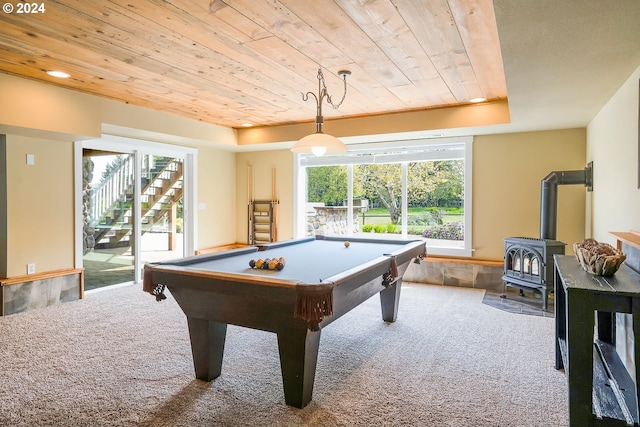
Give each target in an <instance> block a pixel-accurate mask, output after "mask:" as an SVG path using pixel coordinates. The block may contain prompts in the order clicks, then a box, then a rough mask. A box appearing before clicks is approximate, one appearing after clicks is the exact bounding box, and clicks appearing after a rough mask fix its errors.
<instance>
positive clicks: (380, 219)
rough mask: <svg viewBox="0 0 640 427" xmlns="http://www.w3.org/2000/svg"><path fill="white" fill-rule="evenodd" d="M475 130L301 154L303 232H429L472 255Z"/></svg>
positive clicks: (446, 247) (438, 248) (440, 251)
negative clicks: (467, 133) (460, 134)
mask: <svg viewBox="0 0 640 427" xmlns="http://www.w3.org/2000/svg"><path fill="white" fill-rule="evenodd" d="M471 143H472V138H471V137H465V138H447V139H438V140H412V141H395V142H390V143H385V144H381V143H377V144H352V145H351V146H350V150H349V152H347V153H344V154H340V155H332V156H322V157H315V156H313V155H298V156H297V157H296V165H297V167H296V173H297V177H298V179H297V181H296V182H297V189H296V195H297V202H296V208H297V209H296V210H297V213H296V218H297V222H296V230H295V234H296V236H298V237H303V236H310V235H315V234H324V235H348V236H357V237H372V238H379V237H384V238H398V239H415V238H419V239H424V240H426V242H427V246H428V247H429V253H431V254H434V255H436V254H437V255H457V256H471Z"/></svg>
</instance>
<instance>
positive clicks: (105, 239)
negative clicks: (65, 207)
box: [76, 137, 196, 290]
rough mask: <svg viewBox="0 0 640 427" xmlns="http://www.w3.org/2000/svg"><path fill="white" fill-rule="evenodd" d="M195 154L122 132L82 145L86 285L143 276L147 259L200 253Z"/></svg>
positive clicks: (81, 260)
mask: <svg viewBox="0 0 640 427" xmlns="http://www.w3.org/2000/svg"><path fill="white" fill-rule="evenodd" d="M195 156H196V152H195V150H193V149H186V148H182V147H173V146H167V145H166V144H152V143H148V142H142V141H135V140H128V139H126V140H123V139H121V138H114V137H109V138H106V139H101V140H93V141H83V142H79V143H77V144H76V170H81V171H82V173H80V174H77V178H76V189H77V191H76V205H77V206H76V213H77V218H79V221H77V222H76V223H77V224H76V225H77V227H76V232H77V236H78V237H77V240H78V246H77V247H78V250H77V251H76V265H78V266H81V267H83V268H84V269H85V280H84V282H85V290H92V289H97V288H102V287H105V286H110V285H115V284H120V283H127V282H139V281H141V277H142V269H143V267H144V264H145V263H147V262H154V261H160V260H165V259H171V258H179V257H182V256H185V255H190V254H193V250H194V247H195V227H194V226H193V223H195V219H194V214H195V210H194V209H192V205H193V203H194V202H193V200H194V199H195V197H194V196H193V194H195V180H194V176H195ZM78 177H81V179H78Z"/></svg>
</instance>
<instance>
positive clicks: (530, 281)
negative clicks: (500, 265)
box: [502, 237, 566, 310]
mask: <svg viewBox="0 0 640 427" xmlns="http://www.w3.org/2000/svg"><path fill="white" fill-rule="evenodd" d="M565 246H566V245H565V243H563V242H559V241H557V240H551V239H535V238H531V237H509V238H506V239H505V240H504V275H503V276H502V284H503V291H502V294H503V295H505V291H506V287H507V286H512V287H516V288H519V289H520V290H532V291H539V292H540V293H541V294H542V309H543V310H546V309H547V301H548V299H549V295H548V294H549V292H553V255H555V254H562V255H564V248H565Z"/></svg>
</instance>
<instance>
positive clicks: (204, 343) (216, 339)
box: [187, 317, 227, 381]
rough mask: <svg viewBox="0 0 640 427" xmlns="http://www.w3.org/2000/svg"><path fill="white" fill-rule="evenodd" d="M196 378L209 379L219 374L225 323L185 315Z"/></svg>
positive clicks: (225, 332)
mask: <svg viewBox="0 0 640 427" xmlns="http://www.w3.org/2000/svg"><path fill="white" fill-rule="evenodd" d="M187 323H188V325H189V336H190V337H191V353H192V354H193V366H194V368H195V371H196V378H198V379H200V380H204V381H211V380H212V379H214V378H218V377H219V376H220V372H221V371H222V356H223V354H224V342H225V338H226V336H227V324H226V323H218V322H214V321H211V320H204V319H193V318H190V317H187Z"/></svg>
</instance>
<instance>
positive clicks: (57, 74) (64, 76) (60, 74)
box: [47, 70, 71, 79]
mask: <svg viewBox="0 0 640 427" xmlns="http://www.w3.org/2000/svg"><path fill="white" fill-rule="evenodd" d="M47 74H48V75H50V76H51V77H57V78H59V79H68V78H69V77H71V74H68V73H65V72H64V71H55V70H52V71H47Z"/></svg>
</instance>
